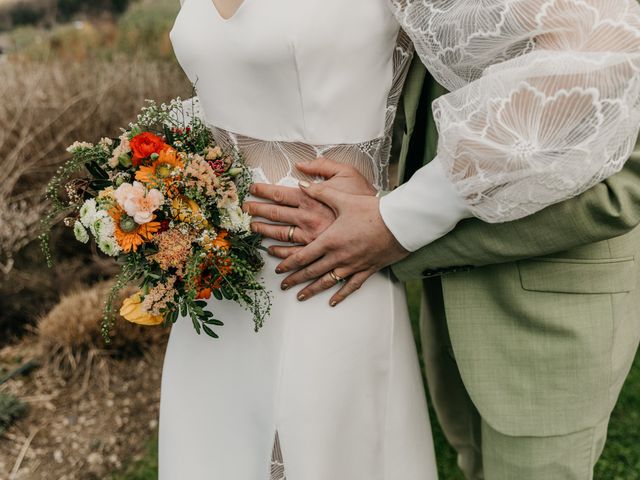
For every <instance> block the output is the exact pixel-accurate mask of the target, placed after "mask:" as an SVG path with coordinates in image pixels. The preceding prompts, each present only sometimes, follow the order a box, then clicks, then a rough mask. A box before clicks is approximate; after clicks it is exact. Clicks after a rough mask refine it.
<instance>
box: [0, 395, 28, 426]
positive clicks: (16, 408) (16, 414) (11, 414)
mask: <svg viewBox="0 0 640 480" xmlns="http://www.w3.org/2000/svg"><path fill="white" fill-rule="evenodd" d="M26 411H27V406H26V405H25V404H24V403H22V402H21V401H20V400H19V399H17V398H16V397H14V396H13V395H8V394H4V393H0V435H2V434H3V433H4V431H5V430H6V429H7V428H9V426H10V425H11V424H12V423H13V422H14V421H15V420H17V419H18V418H20V417H21V416H22V415H24V414H25V413H26Z"/></svg>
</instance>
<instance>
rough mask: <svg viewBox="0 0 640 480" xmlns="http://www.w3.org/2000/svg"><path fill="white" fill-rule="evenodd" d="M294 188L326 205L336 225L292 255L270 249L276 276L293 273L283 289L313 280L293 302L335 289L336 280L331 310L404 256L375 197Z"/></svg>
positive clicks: (323, 188)
mask: <svg viewBox="0 0 640 480" xmlns="http://www.w3.org/2000/svg"><path fill="white" fill-rule="evenodd" d="M300 187H301V190H302V191H303V192H304V193H306V194H307V195H308V196H309V197H311V198H312V199H314V200H316V201H319V202H321V203H323V204H325V205H327V206H328V207H330V208H331V209H332V210H333V213H334V214H335V216H336V221H335V222H334V223H333V224H331V225H330V226H329V227H328V228H327V229H326V230H324V232H323V233H321V234H320V236H318V238H317V239H316V240H315V241H313V242H312V243H310V244H309V245H308V246H306V247H294V248H297V249H296V250H295V251H293V252H292V251H291V250H286V251H284V250H280V249H277V248H276V249H274V251H273V253H274V254H275V255H276V256H279V257H281V258H286V259H285V260H284V261H283V262H282V263H281V264H280V265H279V266H278V268H277V269H276V272H277V273H286V272H292V271H293V272H295V273H293V274H292V275H290V276H288V277H287V278H286V279H285V280H284V281H283V282H282V288H283V289H284V290H287V289H290V288H292V287H294V286H296V285H299V284H301V283H304V282H308V281H311V280H316V281H315V282H314V283H312V284H311V285H309V286H307V287H306V288H305V289H303V290H302V291H301V292H300V293H299V294H298V299H299V300H301V301H304V300H308V299H309V298H311V297H313V296H314V295H316V294H318V293H320V292H322V291H324V290H327V289H329V288H331V287H333V286H335V285H336V283H337V282H336V278H335V277H336V276H337V277H340V278H344V279H346V283H345V284H344V285H343V286H342V288H341V289H340V290H339V291H338V293H336V294H335V295H334V296H333V297H332V298H331V300H330V304H331V306H336V305H338V304H339V303H340V302H342V301H344V299H346V298H347V297H348V296H349V295H351V294H352V293H354V292H355V291H356V290H358V289H359V288H360V287H361V286H362V285H363V284H364V282H365V281H366V280H367V279H368V278H369V277H370V276H371V275H373V274H374V273H376V272H378V271H379V270H381V269H383V268H384V267H387V266H389V265H391V264H393V263H396V262H398V261H400V260H402V259H404V258H405V257H407V256H408V255H409V252H407V251H406V250H405V249H404V248H403V247H402V246H401V245H400V244H399V243H398V242H397V240H396V239H395V237H394V236H393V235H392V233H391V232H390V231H389V229H388V228H387V226H386V225H385V224H384V222H383V220H382V217H381V216H380V212H379V202H380V200H379V199H378V198H376V197H374V196H367V195H353V194H349V193H344V192H341V191H338V190H336V189H334V188H331V186H329V185H327V183H326V182H325V183H321V184H311V183H309V182H300ZM327 272H332V273H333V275H331V273H327Z"/></svg>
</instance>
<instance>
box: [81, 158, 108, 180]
mask: <svg viewBox="0 0 640 480" xmlns="http://www.w3.org/2000/svg"><path fill="white" fill-rule="evenodd" d="M85 167H86V169H87V170H88V171H89V173H90V174H91V175H93V176H94V177H95V178H96V179H101V180H108V179H109V174H108V173H107V172H105V171H104V170H103V168H102V167H101V166H100V165H98V164H97V163H96V162H91V163H87V164H86V165H85Z"/></svg>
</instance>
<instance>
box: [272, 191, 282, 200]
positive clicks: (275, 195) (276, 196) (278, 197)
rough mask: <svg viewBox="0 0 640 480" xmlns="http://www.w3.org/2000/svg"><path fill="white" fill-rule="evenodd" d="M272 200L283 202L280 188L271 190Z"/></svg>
mask: <svg viewBox="0 0 640 480" xmlns="http://www.w3.org/2000/svg"><path fill="white" fill-rule="evenodd" d="M273 201H274V202H276V203H283V202H284V193H283V192H282V190H274V192H273Z"/></svg>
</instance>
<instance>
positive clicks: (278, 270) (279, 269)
mask: <svg viewBox="0 0 640 480" xmlns="http://www.w3.org/2000/svg"><path fill="white" fill-rule="evenodd" d="M269 253H271V252H269ZM276 273H277V274H280V273H282V269H281V268H280V267H278V268H276Z"/></svg>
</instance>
